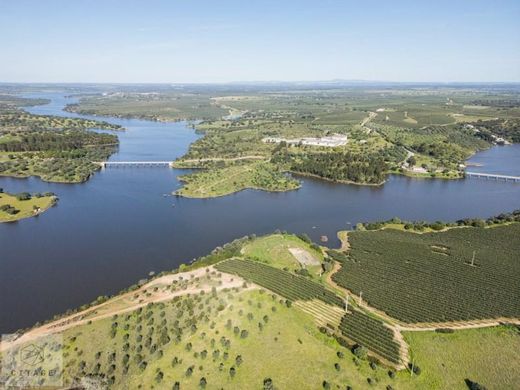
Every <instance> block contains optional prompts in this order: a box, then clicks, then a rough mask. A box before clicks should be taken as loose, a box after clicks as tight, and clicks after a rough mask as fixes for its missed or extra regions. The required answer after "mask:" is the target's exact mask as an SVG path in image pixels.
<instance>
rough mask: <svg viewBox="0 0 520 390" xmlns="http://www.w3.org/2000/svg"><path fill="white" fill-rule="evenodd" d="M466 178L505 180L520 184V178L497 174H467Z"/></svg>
mask: <svg viewBox="0 0 520 390" xmlns="http://www.w3.org/2000/svg"><path fill="white" fill-rule="evenodd" d="M466 177H472V178H477V179H491V180H504V181H513V182H519V183H520V176H510V175H498V174H495V173H479V172H466Z"/></svg>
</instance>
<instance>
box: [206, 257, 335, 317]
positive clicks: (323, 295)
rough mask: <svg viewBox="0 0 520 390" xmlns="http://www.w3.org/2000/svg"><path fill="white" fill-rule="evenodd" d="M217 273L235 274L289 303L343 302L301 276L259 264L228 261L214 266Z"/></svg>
mask: <svg viewBox="0 0 520 390" xmlns="http://www.w3.org/2000/svg"><path fill="white" fill-rule="evenodd" d="M216 268H217V269H218V270H219V271H222V272H227V273H230V274H236V275H238V276H240V277H242V278H244V279H246V280H250V281H252V282H253V283H256V284H258V285H260V286H262V287H265V288H267V289H269V290H271V291H272V292H274V293H276V294H278V295H281V296H282V297H284V298H287V299H288V300H290V301H298V300H304V301H308V300H312V299H319V300H320V301H323V302H325V303H328V304H329V305H333V306H339V307H342V306H343V300H342V299H341V298H340V297H338V296H337V295H336V294H334V293H333V292H332V291H329V290H327V289H326V288H325V287H323V286H321V285H319V284H317V283H314V282H312V281H310V280H308V279H306V278H304V277H302V276H297V275H294V274H292V273H290V272H287V271H283V270H280V269H276V268H273V267H270V266H268V265H264V264H261V263H257V262H253V261H247V260H237V259H230V260H226V261H224V262H222V263H219V264H217V265H216Z"/></svg>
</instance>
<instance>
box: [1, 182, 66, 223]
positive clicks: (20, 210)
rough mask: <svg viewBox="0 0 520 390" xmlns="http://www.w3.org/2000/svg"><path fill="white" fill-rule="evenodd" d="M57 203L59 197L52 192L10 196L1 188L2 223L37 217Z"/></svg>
mask: <svg viewBox="0 0 520 390" xmlns="http://www.w3.org/2000/svg"><path fill="white" fill-rule="evenodd" d="M57 201H58V197H57V196H56V195H54V194H53V193H52V192H47V193H45V194H40V193H36V194H29V193H28V192H22V193H19V194H9V193H7V192H4V191H3V189H2V188H0V223H2V222H15V221H19V220H21V219H24V218H30V217H36V216H38V215H40V214H41V213H43V212H45V211H46V210H47V209H49V208H51V207H52V206H54V205H55V204H56V202H57Z"/></svg>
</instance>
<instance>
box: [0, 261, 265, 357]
mask: <svg viewBox="0 0 520 390" xmlns="http://www.w3.org/2000/svg"><path fill="white" fill-rule="evenodd" d="M206 269H209V270H210V271H215V269H214V268H213V267H205V268H200V269H197V270H194V271H190V272H185V273H180V274H171V275H165V276H161V277H159V278H157V279H154V280H152V281H150V282H149V283H146V284H144V285H143V286H141V287H140V288H139V289H137V290H134V291H130V292H127V293H124V294H121V295H118V296H116V297H114V298H112V299H109V300H108V301H106V302H103V303H101V304H99V305H96V306H93V307H90V308H88V309H85V310H83V311H81V312H79V313H74V314H71V315H69V316H66V317H64V318H60V319H58V320H55V321H51V322H49V323H47V324H45V325H42V326H40V327H37V328H33V329H30V330H29V331H27V332H25V333H23V334H22V335H21V336H20V337H17V338H16V339H14V340H12V341H9V342H2V343H0V352H2V351H5V350H8V349H11V348H13V347H15V346H17V345H19V344H22V343H26V342H30V341H32V340H36V339H38V338H40V337H45V336H48V335H52V334H55V333H59V332H63V331H65V330H67V329H70V328H72V327H75V326H79V325H84V324H86V323H88V322H89V321H97V320H101V319H104V318H108V317H112V316H113V315H115V314H124V313H127V312H131V311H134V310H136V309H139V308H141V307H145V306H146V305H147V304H149V303H159V302H165V301H169V300H171V299H172V298H174V297H177V296H183V295H188V294H198V293H200V292H201V291H204V292H205V293H208V292H210V291H211V287H210V286H208V287H206V288H204V287H202V288H193V287H189V288H187V289H182V290H175V291H171V290H170V289H169V287H170V286H171V284H172V282H174V281H176V280H181V279H180V278H184V280H186V279H189V278H190V277H191V276H192V275H193V277H202V276H204V275H206V271H205V270H206ZM222 276H223V280H222V282H223V283H222V285H220V286H218V287H216V288H217V290H222V289H225V288H233V287H241V286H242V285H243V283H244V280H243V279H242V278H240V277H239V276H237V275H231V274H226V273H224V272H222ZM154 287H161V290H160V291H157V292H155V293H153V294H151V295H150V296H146V298H144V299H142V300H139V301H136V300H135V299H134V298H133V297H134V296H135V295H136V294H145V295H146V292H147V291H149V289H150V288H152V289H153V288H154ZM256 288H258V287H257V286H256V285H249V287H248V289H256ZM117 304H123V305H124V307H122V308H118V307H117ZM111 305H116V307H115V308H110V309H108V310H106V311H103V312H102V313H99V311H101V310H103V309H104V308H107V307H109V306H111Z"/></svg>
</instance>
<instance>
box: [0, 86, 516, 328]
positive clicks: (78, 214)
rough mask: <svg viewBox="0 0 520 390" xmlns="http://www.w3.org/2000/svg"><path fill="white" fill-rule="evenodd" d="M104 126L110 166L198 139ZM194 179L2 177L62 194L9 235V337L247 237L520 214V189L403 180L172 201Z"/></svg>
mask: <svg viewBox="0 0 520 390" xmlns="http://www.w3.org/2000/svg"><path fill="white" fill-rule="evenodd" d="M37 96H38V97H40V96H41V97H48V98H51V99H52V102H51V104H49V105H45V106H37V107H32V108H29V109H28V111H30V112H33V113H38V114H53V115H62V116H73V117H75V116H78V115H76V114H71V113H66V112H64V111H62V108H63V107H64V105H65V104H67V103H69V102H73V101H74V99H69V98H64V97H63V96H62V95H60V94H58V93H56V94H38V95H37ZM81 117H87V118H95V117H92V116H83V115H81ZM97 119H104V120H108V121H110V122H112V123H118V124H121V125H122V126H124V127H125V128H126V129H127V131H126V132H118V133H117V134H118V136H119V139H120V147H119V151H118V152H117V153H116V154H115V155H113V156H112V157H111V160H129V161H132V160H133V161H138V160H173V159H175V158H176V157H178V156H181V155H182V154H184V153H185V152H186V150H187V149H188V146H189V144H190V143H191V142H193V141H195V140H196V139H197V138H198V135H196V134H195V132H194V131H193V130H192V129H191V128H190V127H189V126H188V124H186V123H184V122H177V123H160V122H151V121H143V120H135V119H119V118H97ZM484 153H487V155H488V157H486V158H487V159H488V160H487V161H488V162H487V165H488V166H493V167H495V168H493V169H497V170H501V172H506V173H507V172H509V169H511V167H510V165H511V161H513V159H516V161H518V158H520V147H519V146H518V145H516V146H512V147H505V148H504V147H497V148H494V149H492V150H490V151H488V152H484ZM503 153H507V155H506V156H507V158H503V156H504V154H503ZM481 155H484V154H479V155H477V156H475V157H474V159H477V158H480V156H481ZM517 167H518V164H517ZM479 169H480V168H479ZM502 170H503V171H502ZM183 173H185V171H181V170H174V169H168V168H107V169H105V170H104V171H100V172H98V173H96V174H95V175H94V176H93V177H92V178H91V179H90V180H89V181H88V182H87V183H83V184H55V183H45V182H42V181H41V180H39V179H37V178H29V179H15V178H8V177H0V187H2V188H4V189H5V190H6V191H10V192H20V191H29V192H43V191H52V192H55V193H56V194H58V195H59V197H60V201H59V204H58V205H57V206H56V207H55V208H53V209H51V210H49V211H47V212H46V213H44V214H42V215H41V216H39V217H37V218H31V219H27V220H23V221H20V222H18V223H13V224H0V307H1V309H2V310H1V316H0V332H9V331H13V330H15V329H18V328H20V327H25V326H30V325H32V324H33V323H34V322H36V321H39V320H44V319H47V318H49V317H52V316H53V315H54V314H56V313H60V312H63V311H65V310H67V309H69V308H74V307H77V306H79V305H81V304H84V303H86V302H90V301H92V300H93V299H95V298H96V297H97V296H99V295H105V294H113V293H116V292H118V291H119V290H121V289H123V288H125V287H128V286H129V285H131V284H133V283H135V282H136V281H137V280H139V279H141V278H143V277H146V276H147V274H148V272H150V271H156V272H160V271H163V270H171V269H174V268H176V267H178V265H179V264H181V263H183V262H188V261H190V260H192V259H193V258H195V257H198V256H200V255H204V254H206V253H208V252H209V251H211V250H212V249H213V248H214V247H216V246H218V245H222V244H223V243H225V242H229V241H231V240H233V239H234V238H237V237H241V236H244V235H246V234H252V233H255V234H265V233H270V232H272V231H274V230H275V229H282V230H288V231H292V232H296V233H299V232H305V233H308V234H309V235H310V236H311V237H312V238H313V239H314V240H316V241H319V238H320V236H321V235H327V236H328V237H329V244H330V245H336V244H337V243H338V241H337V240H336V238H335V234H336V231H338V230H341V229H349V228H352V227H353V226H354V225H355V224H356V223H357V222H360V221H373V220H382V219H389V218H392V217H394V216H398V217H400V218H402V219H410V220H423V219H424V220H439V219H440V220H456V219H459V218H465V217H489V216H492V215H496V214H499V213H501V212H504V211H511V210H513V209H518V208H520V184H518V183H517V184H514V183H505V182H496V181H486V180H474V179H468V180H457V181H442V180H414V179H410V178H405V177H398V176H393V177H390V178H389V180H388V182H387V183H386V184H385V185H384V186H382V187H363V186H356V185H346V184H333V183H330V182H326V181H321V180H315V179H308V178H305V179H303V182H304V183H303V187H302V188H301V189H299V190H297V191H291V192H285V193H267V192H263V191H253V190H248V191H242V192H240V193H237V194H233V195H230V196H226V197H222V198H216V199H184V198H176V197H172V196H165V195H168V194H171V192H172V191H174V190H175V189H177V188H179V186H180V185H181V184H180V183H179V182H178V180H177V176H178V175H179V174H183Z"/></svg>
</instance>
